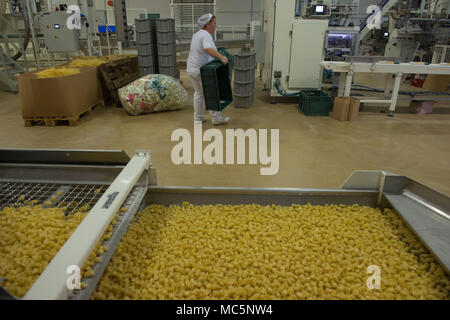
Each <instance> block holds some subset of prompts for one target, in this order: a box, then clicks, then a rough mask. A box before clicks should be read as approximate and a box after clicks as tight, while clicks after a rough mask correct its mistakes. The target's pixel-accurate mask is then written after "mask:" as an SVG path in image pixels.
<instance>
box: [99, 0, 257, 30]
mask: <svg viewBox="0 0 450 320" xmlns="http://www.w3.org/2000/svg"><path fill="white" fill-rule="evenodd" d="M94 1H95V8H96V9H97V10H104V9H105V6H104V3H105V1H104V0H94ZM252 1H253V20H260V19H261V7H262V5H261V2H262V1H261V0H216V15H217V24H218V25H245V24H248V23H250V18H251V16H252V14H251V10H250V8H251V4H252ZM126 4H127V10H129V11H130V13H131V12H133V14H132V15H134V14H138V11H136V10H133V9H137V8H146V9H147V13H159V14H161V18H169V17H170V1H169V0H127V1H126ZM108 8H111V9H112V7H108ZM111 12H112V11H111ZM142 13H144V12H142ZM129 15H130V14H129ZM108 21H109V23H110V24H112V23H111V22H112V21H114V20H113V18H112V16H111V14H109V13H108Z"/></svg>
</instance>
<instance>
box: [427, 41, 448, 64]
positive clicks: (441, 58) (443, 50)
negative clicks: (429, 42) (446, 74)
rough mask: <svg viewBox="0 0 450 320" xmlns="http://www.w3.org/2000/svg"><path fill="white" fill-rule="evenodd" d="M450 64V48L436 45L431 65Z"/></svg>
mask: <svg viewBox="0 0 450 320" xmlns="http://www.w3.org/2000/svg"><path fill="white" fill-rule="evenodd" d="M448 62H450V46H445V45H436V46H435V47H434V52H433V59H432V60H431V63H448Z"/></svg>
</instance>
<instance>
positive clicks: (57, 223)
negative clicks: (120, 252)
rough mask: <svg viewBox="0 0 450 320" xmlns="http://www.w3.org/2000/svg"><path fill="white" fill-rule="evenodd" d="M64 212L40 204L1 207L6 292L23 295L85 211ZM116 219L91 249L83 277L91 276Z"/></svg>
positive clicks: (0, 256) (0, 274) (1, 271)
mask: <svg viewBox="0 0 450 320" xmlns="http://www.w3.org/2000/svg"><path fill="white" fill-rule="evenodd" d="M64 212H65V208H47V209H43V208H42V206H41V205H37V206H23V207H19V208H10V207H6V208H3V209H2V210H0V278H6V279H7V281H6V282H5V283H4V284H3V286H4V288H5V289H6V290H7V291H8V292H10V293H11V294H13V295H15V296H16V297H23V296H24V295H25V293H26V292H27V291H28V290H29V289H30V288H31V286H32V285H33V283H34V282H35V281H36V279H37V278H38V277H39V275H40V274H41V273H42V271H43V270H44V269H45V268H46V266H47V265H48V263H49V262H50V261H51V260H52V259H53V257H54V256H55V255H56V253H57V252H58V251H59V249H60V248H61V247H62V245H63V244H64V243H65V241H67V239H68V238H69V237H70V235H71V234H72V233H73V231H75V229H76V228H77V226H78V225H79V224H80V222H81V221H82V220H83V218H84V217H85V216H86V214H87V213H86V212H76V213H73V214H70V215H68V216H67V217H66V216H65V214H64ZM116 221H117V220H116V218H114V220H113V223H112V224H111V225H110V226H109V227H108V231H107V232H106V233H105V234H104V236H103V237H102V238H101V240H100V242H99V243H98V244H97V245H96V247H95V249H94V250H93V251H92V252H91V254H90V256H89V258H88V260H87V262H86V264H85V266H83V268H82V276H83V277H86V278H87V277H92V276H93V275H94V271H93V269H92V267H93V266H94V265H95V263H97V262H99V261H100V257H99V254H101V252H104V251H105V249H106V248H105V247H102V243H103V241H104V240H105V239H106V238H110V237H111V231H110V230H112V226H113V225H114V223H115V222H116ZM84 286H85V284H84ZM82 288H83V284H82Z"/></svg>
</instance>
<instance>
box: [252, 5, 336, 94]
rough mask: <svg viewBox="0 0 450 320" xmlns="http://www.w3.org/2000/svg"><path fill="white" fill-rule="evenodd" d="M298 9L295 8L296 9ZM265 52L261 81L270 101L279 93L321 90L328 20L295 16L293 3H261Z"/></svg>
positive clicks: (263, 49) (296, 12)
mask: <svg viewBox="0 0 450 320" xmlns="http://www.w3.org/2000/svg"><path fill="white" fill-rule="evenodd" d="M297 9H298V8H297ZM263 10H264V25H263V32H264V34H265V41H261V42H258V43H264V45H265V48H257V49H256V51H257V52H258V51H260V50H261V51H264V64H263V71H262V79H263V82H264V85H265V88H267V89H269V90H270V95H271V96H272V97H275V96H280V95H281V94H280V91H281V90H283V91H284V92H286V93H288V94H289V93H293V92H297V91H298V90H300V89H304V88H308V89H320V87H321V83H322V70H321V67H320V61H322V60H323V56H324V41H325V35H326V30H327V29H328V20H327V19H309V18H308V19H307V18H303V17H302V16H298V15H297V14H298V11H297V10H296V1H295V0H289V1H280V0H266V1H264V9H263Z"/></svg>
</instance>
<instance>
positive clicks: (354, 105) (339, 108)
mask: <svg viewBox="0 0 450 320" xmlns="http://www.w3.org/2000/svg"><path fill="white" fill-rule="evenodd" d="M358 114H359V100H358V99H355V98H352V97H336V98H334V103H333V112H332V113H331V117H332V118H334V119H336V120H340V121H353V120H356V119H357V118H358Z"/></svg>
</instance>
